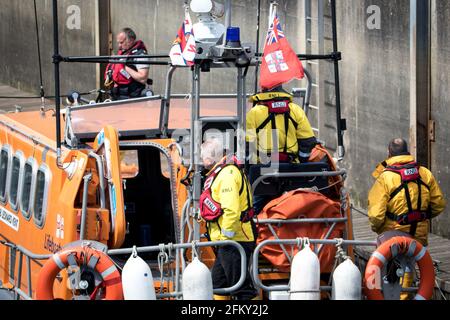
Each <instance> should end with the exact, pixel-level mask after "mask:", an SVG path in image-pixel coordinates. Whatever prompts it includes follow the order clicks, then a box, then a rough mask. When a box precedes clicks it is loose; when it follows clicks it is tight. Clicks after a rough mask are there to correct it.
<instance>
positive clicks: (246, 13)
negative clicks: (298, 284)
mask: <svg viewBox="0 0 450 320" xmlns="http://www.w3.org/2000/svg"><path fill="white" fill-rule="evenodd" d="M36 1H37V5H38V15H39V31H40V33H41V54H42V58H43V70H44V85H45V88H46V93H47V94H49V93H51V94H52V93H53V68H52V67H53V66H52V63H51V56H52V54H53V44H52V42H53V38H52V25H51V14H52V10H51V1H48V0H36ZM430 1H431V115H430V117H431V119H433V120H434V121H435V122H434V123H435V136H436V137H435V142H431V148H430V149H431V169H432V170H433V172H434V174H435V176H436V178H437V179H438V181H439V183H440V185H441V187H442V189H443V192H444V193H445V195H446V196H449V195H450V190H449V189H450V181H449V179H450V178H449V177H450V175H449V165H448V161H447V159H446V158H447V154H448V152H449V151H450V136H449V135H448V130H447V128H448V127H449V122H450V121H449V120H450V119H449V118H450V114H449V113H448V112H446V111H447V108H448V105H449V103H450V92H449V90H448V88H449V87H450V78H449V75H450V70H449V69H450V61H449V60H450V47H449V46H450V26H449V24H450V22H449V21H450V3H449V2H448V1H446V0H430ZM183 2H184V1H182V0H177V1H174V0H171V1H158V0H111V1H110V2H109V4H110V19H111V32H112V40H113V49H114V50H116V49H117V46H116V43H115V37H116V35H117V32H118V31H119V30H120V29H121V28H123V27H126V26H128V27H131V28H133V29H134V30H135V31H136V33H137V35H138V37H139V38H141V39H142V40H143V41H144V42H145V43H146V45H147V48H148V50H149V53H150V54H168V52H169V50H170V47H171V45H172V42H173V40H174V38H175V35H176V33H177V31H178V28H179V27H180V25H181V22H182V20H183V18H184V12H183V6H182V5H183ZM222 2H223V1H222ZM59 3H60V4H59V14H60V21H59V26H60V41H61V54H62V55H66V56H67V55H74V56H83V55H94V54H95V52H96V50H95V47H96V40H98V39H95V37H96V32H95V31H96V28H95V23H96V22H95V21H96V19H95V9H96V6H97V1H94V0H90V1H81V0H78V1H76V0H64V1H59ZM269 3H270V1H269V0H263V1H261V8H262V12H261V29H260V48H259V52H261V51H262V49H263V46H264V40H265V35H266V31H267V25H268V9H269ZM278 3H279V4H280V6H279V16H280V18H281V21H282V23H283V27H284V31H285V33H286V36H287V38H288V40H289V42H290V43H291V45H292V47H293V48H294V50H295V51H296V52H305V51H307V52H308V53H320V52H319V51H320V49H323V52H324V53H329V52H331V51H332V42H331V40H330V39H331V19H330V6H329V1H326V0H325V1H323V4H324V13H325V17H324V35H325V39H324V41H323V48H321V46H320V45H319V42H316V41H314V40H317V39H316V38H317V33H318V31H319V30H318V28H317V25H315V24H314V23H313V24H312V27H311V38H312V40H313V41H312V42H311V43H310V44H311V47H310V48H309V47H308V46H307V44H308V42H307V41H306V38H307V35H306V30H305V29H306V27H305V26H306V24H307V20H305V11H304V8H305V1H304V0H301V1H296V0H280V1H278ZM319 3H320V2H319V0H314V1H311V16H312V17H313V21H317V20H314V19H317V18H318V15H317V14H318V9H319V8H318V4H319ZM32 4H33V1H32V0H21V1H14V2H13V1H8V0H0V5H1V8H2V10H1V11H0V26H1V28H0V45H1V48H2V61H1V62H0V82H1V83H5V84H9V85H12V86H14V87H18V88H20V89H22V90H25V91H31V92H35V93H37V92H38V87H39V76H38V68H37V53H36V46H35V30H34V13H33V5H32ZM73 5H75V6H77V7H78V8H79V13H80V28H79V29H77V28H73V29H70V28H69V27H68V22H69V21H72V27H73V19H72V20H71V18H73V14H74V12H73V11H70V10H69V12H68V11H67V10H68V9H69V7H70V6H73ZM232 7H233V14H232V25H234V26H240V28H241V40H242V42H244V43H253V44H255V43H256V19H257V17H256V9H257V1H256V0H244V1H238V0H233V1H232ZM103 14H104V13H103ZM337 15H338V17H337V19H338V38H339V50H340V51H341V52H342V56H343V60H342V61H341V63H340V80H341V100H342V116H343V118H346V119H347V128H348V130H347V131H346V133H345V135H344V144H345V147H346V156H345V158H344V162H343V164H342V166H343V167H345V168H346V169H347V170H348V178H347V186H348V189H349V190H350V192H351V195H352V201H353V203H354V204H355V205H356V206H359V207H362V208H366V207H367V193H368V191H369V189H370V187H371V186H372V184H373V178H372V177H371V173H372V171H373V169H374V167H375V165H376V164H377V163H378V162H380V161H382V160H384V159H385V157H386V156H387V143H388V142H389V140H390V139H392V138H394V137H404V138H405V139H408V138H409V135H410V40H409V37H410V33H409V28H410V25H409V19H410V2H409V0H363V1H361V0H347V1H337ZM191 18H192V19H193V22H194V23H195V22H196V21H197V17H196V16H195V14H194V13H191ZM219 20H220V21H221V22H223V20H224V19H223V18H221V19H219ZM308 48H309V49H308ZM304 67H305V68H307V69H309V70H311V72H312V73H313V76H314V81H315V82H316V83H317V87H314V89H313V95H312V100H311V103H312V104H313V105H319V110H313V109H312V110H310V114H309V118H310V121H311V123H312V125H313V127H314V128H316V129H317V130H318V136H319V138H320V139H321V140H323V141H325V143H326V146H327V147H328V148H329V149H330V150H332V151H335V150H336V147H337V139H336V107H335V103H336V96H335V91H334V76H333V64H332V63H330V62H326V61H321V62H320V63H319V64H314V63H308V62H304ZM61 70H62V73H61V75H62V76H61V79H62V93H64V92H65V91H67V90H68V89H69V88H76V89H78V90H80V91H86V90H91V89H93V88H95V87H96V77H95V66H94V65H90V64H64V63H63V64H62V66H61ZM150 70H151V71H150V77H151V78H153V80H154V83H155V84H154V91H155V92H156V93H157V94H163V92H164V88H165V77H166V72H167V66H151V69H150ZM102 80H103V79H102ZM201 80H202V85H201V88H202V92H204V93H212V92H215V93H232V92H235V90H236V72H235V70H228V71H226V72H224V71H218V70H212V71H211V73H203V74H202V79H201ZM254 81H255V74H254V69H250V71H249V73H248V78H247V91H248V92H249V93H253V91H254V87H255V82H254ZM190 82H191V75H190V73H189V72H188V70H187V69H179V70H177V71H176V73H175V76H174V83H173V87H172V89H173V90H172V92H173V93H188V92H190V90H191V84H190ZM294 86H295V87H302V86H304V82H298V81H295V82H292V83H291V84H289V85H288V86H285V87H286V89H288V90H289V89H290V88H291V87H294ZM449 211H450V210H446V212H445V214H443V215H442V216H441V217H440V218H439V219H438V220H435V222H434V223H433V230H434V231H435V232H437V233H438V234H441V235H443V236H446V237H449V236H450V234H449V233H450V231H449V230H450V217H449Z"/></svg>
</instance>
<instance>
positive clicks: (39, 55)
mask: <svg viewBox="0 0 450 320" xmlns="http://www.w3.org/2000/svg"><path fill="white" fill-rule="evenodd" d="M34 21H35V24H36V44H37V53H38V63H39V81H40V85H41V86H40V98H41V99H42V104H44V99H45V92H44V82H43V79H42V62H41V44H40V40H39V26H38V16H37V7H36V0H34Z"/></svg>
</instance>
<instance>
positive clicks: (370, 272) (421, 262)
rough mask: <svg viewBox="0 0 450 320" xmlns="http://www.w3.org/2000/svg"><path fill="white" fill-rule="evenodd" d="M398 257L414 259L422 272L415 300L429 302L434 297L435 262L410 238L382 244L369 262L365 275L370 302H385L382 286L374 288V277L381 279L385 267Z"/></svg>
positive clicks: (365, 291) (396, 238)
mask: <svg viewBox="0 0 450 320" xmlns="http://www.w3.org/2000/svg"><path fill="white" fill-rule="evenodd" d="M397 255H406V256H409V257H411V258H412V257H414V260H415V261H416V263H417V264H418V266H419V270H420V285H419V290H418V292H417V294H416V296H415V298H414V300H429V299H431V297H432V296H433V289H434V282H435V274H434V267H433V260H432V259H431V256H430V254H429V253H428V251H427V249H426V248H425V247H424V246H422V244H420V243H419V242H418V241H416V240H414V239H413V238H408V237H394V238H392V239H389V240H388V241H386V242H384V243H383V244H381V245H380V246H379V247H378V248H377V250H376V251H375V252H374V253H373V254H372V256H371V257H370V259H369V261H368V262H367V266H366V271H365V275H364V293H365V294H366V296H367V298H368V299H369V300H384V296H383V293H382V291H381V287H380V286H374V285H373V283H371V281H372V280H373V279H374V277H381V270H382V268H383V266H384V265H385V264H386V263H388V261H389V260H392V259H393V258H395V257H396V256H397Z"/></svg>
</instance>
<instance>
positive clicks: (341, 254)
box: [335, 238, 350, 261]
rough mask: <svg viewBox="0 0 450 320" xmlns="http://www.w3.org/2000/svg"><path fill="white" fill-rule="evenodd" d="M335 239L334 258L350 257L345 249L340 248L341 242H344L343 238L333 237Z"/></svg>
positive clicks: (346, 258)
mask: <svg viewBox="0 0 450 320" xmlns="http://www.w3.org/2000/svg"><path fill="white" fill-rule="evenodd" d="M335 240H336V241H337V244H336V247H337V249H336V256H335V258H336V259H341V260H342V261H345V260H348V259H350V257H349V256H348V255H347V254H346V252H345V250H344V249H342V244H343V243H344V239H342V238H339V239H335Z"/></svg>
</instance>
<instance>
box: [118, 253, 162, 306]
mask: <svg viewBox="0 0 450 320" xmlns="http://www.w3.org/2000/svg"><path fill="white" fill-rule="evenodd" d="M122 287H123V297H124V299H125V300H156V294H155V287H154V284H153V275H152V271H151V270H150V268H149V266H148V264H147V263H145V261H144V260H142V258H140V257H139V256H138V255H137V254H134V253H133V254H132V255H131V256H130V258H129V259H128V261H127V263H125V266H124V267H123V270H122Z"/></svg>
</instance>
